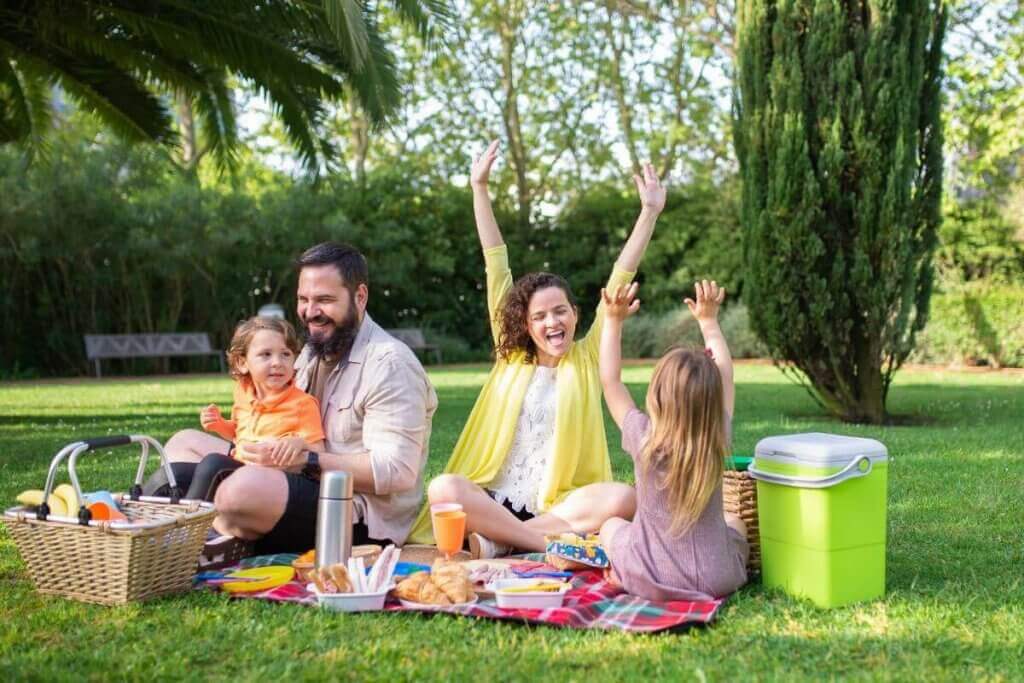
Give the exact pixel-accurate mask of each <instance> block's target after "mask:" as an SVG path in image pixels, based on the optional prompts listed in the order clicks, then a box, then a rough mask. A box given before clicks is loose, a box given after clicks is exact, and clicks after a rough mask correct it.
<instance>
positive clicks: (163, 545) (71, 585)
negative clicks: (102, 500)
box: [3, 435, 216, 605]
mask: <svg viewBox="0 0 1024 683" xmlns="http://www.w3.org/2000/svg"><path fill="white" fill-rule="evenodd" d="M133 443H135V444H139V445H140V446H141V447H142V455H141V457H140V459H139V467H138V469H137V471H136V475H135V484H134V485H133V486H132V487H131V491H130V492H129V493H128V494H118V495H116V496H115V500H116V501H117V503H118V505H119V506H120V508H121V511H122V512H123V513H124V515H125V516H126V517H127V521H96V520H93V519H92V516H91V514H90V512H89V510H88V508H86V507H85V506H84V505H83V506H82V507H80V508H79V510H78V511H77V517H71V516H67V517H64V516H57V515H51V514H50V512H49V506H47V505H45V504H43V505H40V506H39V507H38V509H36V510H35V511H33V510H30V509H29V508H27V507H25V506H18V507H13V508H10V509H8V510H6V511H5V512H4V516H3V522H4V523H5V524H6V525H7V527H8V529H9V530H10V532H11V536H12V537H13V538H14V542H15V545H16V546H17V548H18V552H19V553H20V555H21V557H22V559H23V560H24V561H25V565H26V566H27V568H28V573H29V576H30V577H31V578H32V582H33V583H34V584H35V586H36V590H38V591H39V592H40V593H43V594H46V595H60V596H63V597H66V598H71V599H74V600H80V601H83V602H92V603H98V604H103V605H117V604H124V603H127V602H133V601H141V600H149V599H151V598H155V597H158V596H162V595H169V594H172V593H183V592H187V591H188V590H189V589H190V588H191V586H192V575H193V574H194V573H195V568H196V561H197V559H198V558H199V553H200V551H201V550H202V547H203V543H204V541H205V539H206V532H207V530H208V529H209V528H210V525H211V524H212V523H213V518H214V516H215V514H216V512H215V511H214V508H213V504H212V503H206V502H203V501H194V500H181V499H180V489H179V488H178V485H177V482H176V481H175V479H174V473H173V472H172V471H171V467H170V463H169V462H168V461H167V456H166V454H165V453H164V451H163V448H162V447H161V446H160V443H159V442H157V441H156V439H153V438H152V437H149V436H144V435H123V436H109V437H103V438H98V439H86V440H85V441H76V442H74V443H70V444H68V445H67V446H65V447H64V448H62V449H61V450H60V451H59V452H58V453H57V455H55V456H54V458H53V460H52V461H51V462H50V469H49V472H48V473H47V476H46V487H45V493H44V496H43V500H44V501H45V500H48V499H49V494H50V493H51V492H52V491H53V485H54V479H55V477H56V473H57V469H58V467H59V466H60V464H61V462H62V461H63V460H64V459H65V458H67V461H68V475H69V476H70V478H71V484H72V486H74V489H75V493H76V494H77V495H78V500H79V501H82V500H84V497H83V496H82V488H81V486H80V485H79V483H78V474H77V472H76V470H75V466H76V464H77V460H78V456H80V455H81V454H83V453H85V452H87V451H91V450H98V449H101V448H112V447H115V446H126V445H130V444H133ZM151 446H152V447H153V448H155V449H156V451H157V453H158V454H159V456H160V460H161V466H162V467H163V468H164V472H165V473H166V475H167V481H168V482H169V483H170V485H171V496H170V497H168V498H163V497H150V496H143V495H142V479H143V476H144V474H145V470H146V459H147V457H148V455H149V449H150V447H151Z"/></svg>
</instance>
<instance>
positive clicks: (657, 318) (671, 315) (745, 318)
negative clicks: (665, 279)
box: [622, 304, 767, 358]
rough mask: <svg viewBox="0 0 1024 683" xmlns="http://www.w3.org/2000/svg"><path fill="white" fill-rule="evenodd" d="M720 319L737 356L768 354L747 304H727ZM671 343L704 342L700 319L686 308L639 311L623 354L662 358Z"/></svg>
mask: <svg viewBox="0 0 1024 683" xmlns="http://www.w3.org/2000/svg"><path fill="white" fill-rule="evenodd" d="M720 323H721V326H722V332H723V333H724V334H725V338H726V340H727V341H728V342H729V350H730V351H731V352H732V356H733V358H762V357H764V356H765V355H767V354H766V351H765V348H764V345H763V344H762V343H761V342H760V340H758V338H757V336H756V335H755V334H754V331H753V330H752V329H751V328H750V316H749V314H748V313H747V309H746V307H745V306H743V304H733V305H732V306H729V307H728V308H726V309H725V310H724V311H723V312H722V314H721V318H720ZM671 346H683V347H688V348H694V347H700V346H702V340H701V335H700V328H699V327H698V325H697V321H696V320H694V318H693V316H692V315H691V314H690V312H689V311H688V310H686V309H676V310H674V311H670V312H668V313H638V314H637V315H635V316H633V317H632V318H630V319H629V321H628V322H627V323H626V327H625V329H624V330H623V334H622V356H623V358H658V357H660V356H661V355H662V354H663V353H665V351H666V350H667V349H668V348H669V347H671Z"/></svg>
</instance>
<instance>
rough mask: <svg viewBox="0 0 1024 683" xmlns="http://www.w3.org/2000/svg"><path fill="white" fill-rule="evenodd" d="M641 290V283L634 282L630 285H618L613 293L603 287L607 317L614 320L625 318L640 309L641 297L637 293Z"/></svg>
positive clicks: (602, 295) (602, 293) (602, 296)
mask: <svg viewBox="0 0 1024 683" xmlns="http://www.w3.org/2000/svg"><path fill="white" fill-rule="evenodd" d="M639 290H640V284H639V283H638V282H634V283H632V284H631V285H629V286H628V287H627V286H626V285H617V286H616V287H615V291H614V292H612V293H611V294H609V293H608V290H606V289H604V288H602V289H601V299H602V300H603V301H604V314H605V317H607V318H610V319H612V320H625V319H626V318H628V317H629V316H631V315H633V314H634V313H636V312H637V311H638V310H639V309H640V299H637V298H636V293H637V292H638V291H639Z"/></svg>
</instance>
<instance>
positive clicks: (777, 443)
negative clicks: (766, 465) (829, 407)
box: [754, 432, 889, 467]
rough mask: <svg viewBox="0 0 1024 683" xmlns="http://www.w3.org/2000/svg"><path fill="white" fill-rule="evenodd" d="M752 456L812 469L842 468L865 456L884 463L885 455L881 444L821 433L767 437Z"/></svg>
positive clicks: (759, 443)
mask: <svg viewBox="0 0 1024 683" xmlns="http://www.w3.org/2000/svg"><path fill="white" fill-rule="evenodd" d="M754 455H755V457H757V458H758V459H766V460H771V461H774V462H789V463H794V464H796V463H799V464H806V465H812V466H819V467H820V466H836V465H845V464H846V463H848V462H850V461H851V460H852V459H854V458H856V457H859V456H863V455H866V456H868V458H870V459H871V461H872V462H879V461H884V460H887V459H888V457H889V452H888V451H887V450H886V448H885V445H884V444H883V443H882V442H881V441H876V440H875V439H864V438H861V437H856V436H841V435H839V434H825V433H823V432H808V433H806V434H786V435H783V436H769V437H767V438H765V439H761V440H760V441H758V442H757V447H756V448H755V449H754Z"/></svg>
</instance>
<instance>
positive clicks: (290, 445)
mask: <svg viewBox="0 0 1024 683" xmlns="http://www.w3.org/2000/svg"><path fill="white" fill-rule="evenodd" d="M270 445H271V449H270V462H271V463H272V464H273V466H274V467H279V468H281V469H283V470H287V469H291V468H293V467H295V466H297V465H300V464H302V463H304V462H305V457H304V456H305V453H306V451H307V450H309V446H308V445H307V444H306V441H305V440H304V439H301V438H299V437H297V436H292V437H288V438H284V439H278V440H277V441H274V442H271V444H270Z"/></svg>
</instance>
